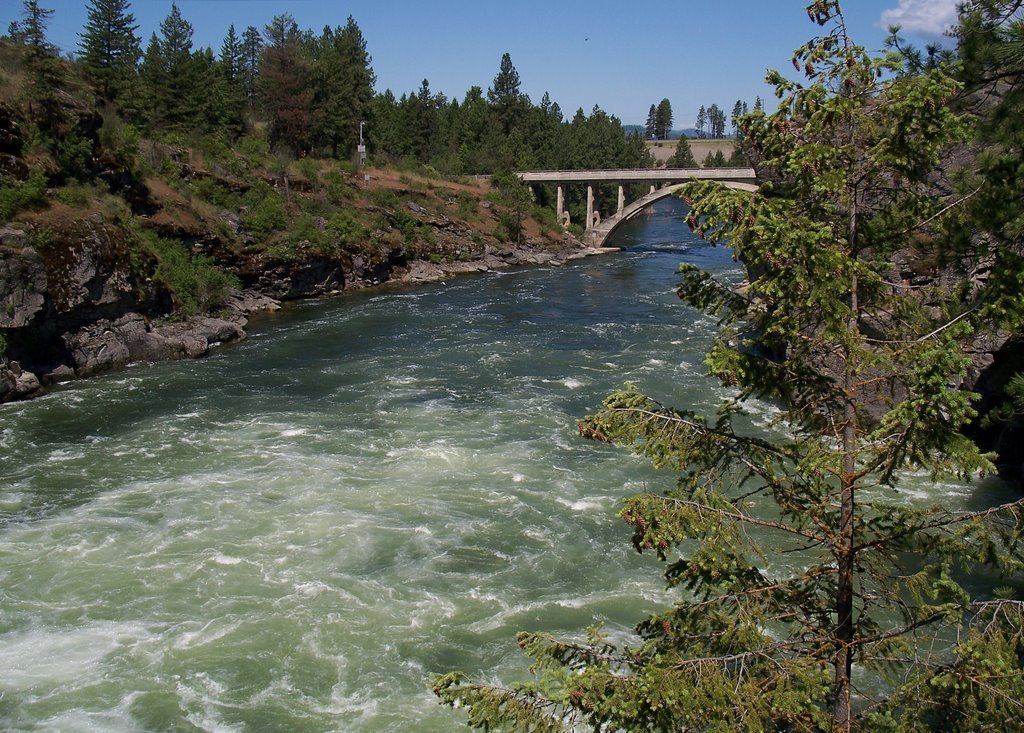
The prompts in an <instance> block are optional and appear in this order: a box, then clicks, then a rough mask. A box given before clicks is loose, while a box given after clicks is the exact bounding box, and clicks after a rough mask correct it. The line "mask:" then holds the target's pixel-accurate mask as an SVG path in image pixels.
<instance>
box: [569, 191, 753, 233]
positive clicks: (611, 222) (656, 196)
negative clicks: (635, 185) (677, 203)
mask: <svg viewBox="0 0 1024 733" xmlns="http://www.w3.org/2000/svg"><path fill="white" fill-rule="evenodd" d="M720 184H721V185H722V186H725V187H726V188H734V189H737V190H739V191H756V190H757V184H754V183H746V182H742V181H721V182H720ZM685 185H686V183H674V184H671V185H668V186H662V187H661V188H656V189H654V190H653V191H651V192H650V193H648V194H647V195H645V196H641V197H640V198H638V199H637V200H636V201H634V202H633V203H631V204H629V205H628V206H626V207H625V208H623V209H622V211H621V212H620V213H618V214H616V215H615V216H610V217H608V218H607V219H605V220H604V221H602V222H601V223H599V224H598V225H596V226H594V227H592V228H590V229H588V230H587V231H586V232H585V237H586V239H587V244H589V245H591V246H592V247H603V246H604V245H605V242H607V241H608V240H609V239H610V238H611V236H612V234H614V233H615V230H616V229H618V228H619V227H620V226H621V225H622V224H624V223H625V222H627V221H629V220H630V219H632V218H633V217H634V216H636V215H637V214H639V213H640V212H641V211H643V210H644V209H646V208H647V207H648V206H650V205H651V204H653V203H654V202H655V201H660V200H661V199H664V198H668V197H669V196H672V195H674V194H675V193H676V192H678V191H679V189H681V188H682V187H683V186H685Z"/></svg>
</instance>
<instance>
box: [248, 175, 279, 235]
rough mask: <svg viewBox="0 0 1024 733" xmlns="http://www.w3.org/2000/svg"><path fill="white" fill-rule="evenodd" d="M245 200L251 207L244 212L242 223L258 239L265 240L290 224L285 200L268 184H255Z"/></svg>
mask: <svg viewBox="0 0 1024 733" xmlns="http://www.w3.org/2000/svg"><path fill="white" fill-rule="evenodd" d="M245 200H246V202H247V204H248V206H249V208H248V211H246V212H245V213H243V214H242V224H243V225H244V226H245V228H246V229H247V230H248V231H249V232H251V233H252V234H253V236H255V237H257V238H258V239H262V240H265V239H267V238H268V237H270V235H272V234H273V233H274V232H279V231H283V230H284V229H285V227H286V226H287V225H288V215H287V212H286V211H285V208H284V201H282V200H281V197H280V196H279V195H277V193H275V192H274V190H273V189H271V188H270V186H268V185H267V184H265V183H261V184H259V185H257V186H254V187H253V188H252V189H251V190H250V191H249V193H247V194H246V196H245Z"/></svg>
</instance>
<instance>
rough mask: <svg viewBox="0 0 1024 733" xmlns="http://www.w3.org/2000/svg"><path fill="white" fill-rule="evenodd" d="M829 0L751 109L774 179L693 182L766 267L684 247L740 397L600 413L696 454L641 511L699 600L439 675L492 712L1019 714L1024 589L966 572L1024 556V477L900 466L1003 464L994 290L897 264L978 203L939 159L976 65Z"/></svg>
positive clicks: (541, 726) (597, 425)
mask: <svg viewBox="0 0 1024 733" xmlns="http://www.w3.org/2000/svg"><path fill="white" fill-rule="evenodd" d="M808 14H809V16H810V17H811V19H812V20H813V21H815V22H816V23H817V24H818V25H819V26H822V27H823V28H824V29H825V30H826V32H825V33H824V35H822V36H820V37H818V38H816V39H814V40H813V41H811V42H810V43H808V44H807V45H805V46H803V47H802V48H800V49H798V50H797V52H796V54H795V56H794V65H795V66H796V67H797V68H798V69H800V70H802V71H803V72H804V76H805V81H804V82H794V81H790V80H787V79H785V78H784V77H783V76H782V75H781V74H779V73H777V72H772V73H771V74H770V75H769V81H770V82H771V83H772V84H774V86H775V87H776V90H777V94H778V96H779V99H780V101H779V107H778V111H777V112H776V113H774V114H772V115H771V116H765V115H764V114H763V113H760V114H759V113H755V114H753V115H751V116H750V117H748V118H745V123H746V130H745V133H746V135H747V139H748V140H749V142H750V144H751V145H752V147H753V148H754V149H755V150H756V151H757V154H758V156H759V159H760V161H761V164H762V166H763V168H764V169H765V170H766V171H767V172H768V173H769V175H770V177H771V178H772V180H773V181H775V183H774V185H768V184H765V185H764V186H762V188H761V190H760V191H759V192H757V193H754V194H749V193H745V192H738V191H731V190H728V189H725V188H722V187H720V186H719V185H717V184H715V183H711V182H703V183H692V184H690V185H689V186H688V187H687V188H686V189H685V194H686V196H687V197H688V199H689V200H691V201H692V207H693V211H692V216H691V218H690V220H689V223H690V224H691V226H692V227H693V228H694V229H695V230H696V231H698V232H699V233H700V234H701V235H702V236H704V237H705V238H707V239H708V240H709V241H711V242H712V243H714V242H719V241H725V240H728V241H729V243H730V245H731V246H732V247H733V248H734V250H735V252H736V255H737V257H738V258H740V259H741V260H742V261H743V262H744V264H745V265H746V267H747V271H748V273H749V277H750V282H749V283H747V284H746V286H745V287H744V288H742V290H740V291H736V290H734V289H733V288H732V287H730V286H727V285H725V284H722V283H719V282H716V281H715V280H714V279H713V278H712V277H711V276H709V275H707V274H706V273H703V272H700V271H699V270H697V269H696V268H694V267H692V266H686V265H684V266H683V267H682V268H681V275H682V283H681V285H680V286H679V291H678V294H679V296H680V297H681V298H683V299H684V300H686V301H687V302H688V303H689V304H690V305H692V306H694V307H696V308H699V309H701V310H704V311H707V312H710V313H712V314H716V315H717V316H718V317H719V325H720V331H719V334H718V337H717V338H716V339H715V340H714V343H713V345H712V347H711V349H710V351H709V353H708V356H707V365H708V367H709V370H710V372H711V374H712V375H714V376H715V377H717V378H718V379H720V380H721V381H722V382H723V383H724V384H725V385H728V386H731V387H732V388H733V389H734V393H733V396H732V397H731V398H729V399H727V400H726V401H724V402H723V403H722V405H721V406H720V409H719V411H718V414H717V415H715V416H712V417H708V416H702V415H697V414H694V413H692V412H688V411H685V410H676V409H673V408H669V407H666V406H663V405H662V404H660V403H659V402H657V401H655V400H654V399H652V398H650V397H648V396H646V395H644V394H642V393H641V392H640V391H639V390H638V389H636V388H635V387H632V386H630V387H627V388H626V389H624V390H622V391H620V392H617V393H615V394H613V395H612V396H610V397H609V398H608V399H607V400H606V402H605V404H604V407H603V408H602V409H601V410H600V411H599V412H598V413H597V414H595V415H593V416H591V417H588V418H585V419H584V420H583V421H581V423H580V432H581V434H582V435H583V436H584V437H588V438H591V439H594V440H599V441H605V442H611V443H616V444H620V445H624V446H629V447H631V448H633V449H634V450H635V451H636V452H637V453H639V454H641V455H643V456H646V457H647V458H649V459H650V460H651V461H652V462H653V463H654V464H655V465H656V466H659V467H664V468H666V469H672V470H675V471H677V472H678V480H677V482H676V485H675V487H674V488H671V489H669V490H667V491H666V492H665V493H664V494H646V495H642V496H637V497H634V498H632V499H629V500H628V501H627V502H626V505H625V508H624V509H623V511H622V517H623V518H624V519H625V520H626V522H627V523H628V524H629V525H630V526H631V527H632V529H633V544H634V546H635V548H636V549H637V550H638V551H640V552H653V553H655V554H656V555H657V556H658V557H659V559H661V560H663V561H665V562H667V570H666V572H665V577H666V579H667V581H668V584H669V586H670V587H672V588H676V589H678V591H679V595H680V600H679V601H678V603H677V605H676V606H675V607H673V608H671V609H668V610H667V611H665V612H663V613H659V614H657V615H655V616H652V617H651V618H649V619H648V620H646V621H644V622H643V623H641V624H640V625H639V626H638V627H637V632H638V635H639V638H638V639H637V641H636V642H635V643H634V644H632V645H630V646H625V647H623V646H618V645H615V644H613V643H611V642H610V641H609V639H608V638H607V637H605V636H603V635H602V634H601V633H600V632H599V631H595V630H592V631H590V632H589V633H588V637H587V639H586V640H585V641H562V640H558V639H554V638H551V637H549V636H547V635H544V634H538V633H522V634H520V635H519V643H520V646H521V647H522V648H523V649H524V650H525V651H526V652H527V653H528V654H529V655H530V656H531V657H532V658H533V660H534V661H533V670H534V671H535V672H536V674H537V681H536V682H534V683H527V684H521V685H515V686H510V687H508V688H498V687H493V686H488V685H480V684H476V683H474V682H472V681H470V680H468V679H467V678H465V677H464V676H463V675H461V674H458V673H453V674H449V675H445V676H443V677H440V678H438V679H437V680H435V684H434V690H435V692H436V694H438V695H439V696H440V697H441V698H442V700H443V701H445V702H446V703H448V704H450V705H453V706H455V705H458V706H464V707H466V708H468V714H469V722H470V724H471V725H472V726H474V727H477V728H480V729H484V730H495V731H497V730H508V731H511V730H524V731H525V730H529V731H568V730H579V729H584V728H587V729H593V730H601V731H617V730H625V731H637V732H639V731H683V730H686V731H765V730H776V731H808V732H811V731H814V732H823V731H853V730H863V731H873V732H874V731H893V732H895V731H901V732H902V731H922V733H923V731H932V730H944V731H962V732H964V733H966V731H977V730H988V729H993V730H1014V729H1018V728H1021V727H1022V726H1024V702H1022V701H1024V676H1022V675H1024V673H1022V664H1021V663H1022V660H1024V630H1022V629H1024V608H1022V604H1021V603H1020V602H1018V601H1012V600H1003V599H1001V598H1000V597H999V596H1000V595H1001V592H990V593H988V594H984V595H976V594H979V593H983V591H980V590H978V589H979V587H984V586H983V585H982V584H979V583H976V582H975V583H970V584H968V583H966V582H964V580H963V578H964V577H970V576H965V573H970V572H972V571H974V570H977V569H978V568H979V567H981V568H985V572H987V573H989V574H991V576H996V575H998V574H1000V573H1003V574H1013V573H1017V574H1019V573H1020V571H1021V567H1022V566H1021V557H1020V551H1021V546H1020V535H1021V531H1022V527H1024V522H1022V512H1024V501H1016V502H1012V503H1009V504H1005V505H1002V506H995V507H981V508H979V509H978V510H977V511H973V512H952V511H948V510H946V509H944V508H942V507H941V506H935V507H931V508H919V507H916V506H914V505H913V503H912V502H910V501H908V500H907V498H906V497H905V496H904V495H903V492H902V491H901V486H902V484H903V482H904V481H905V479H906V472H908V471H916V472H918V473H921V474H923V475H931V476H933V477H935V476H940V475H945V474H954V475H960V476H969V475H976V474H978V473H982V472H986V471H989V470H991V468H992V467H991V465H990V463H989V460H988V458H987V456H985V455H982V454H981V453H980V452H979V451H978V449H977V448H976V447H975V446H974V445H973V444H972V443H971V442H970V441H969V440H967V439H966V438H965V437H963V435H962V434H961V432H960V430H961V428H962V427H963V425H964V424H965V422H966V421H967V420H968V419H970V418H971V417H972V415H973V412H972V409H971V406H970V400H971V397H972V395H970V394H967V393H965V392H963V391H961V390H959V389H957V388H956V386H955V385H956V384H958V382H959V378H960V377H961V376H962V375H963V374H964V373H965V371H966V369H967V367H968V365H969V357H968V355H967V345H968V343H969V341H970V339H971V338H972V337H973V336H974V335H975V331H976V329H979V328H981V327H982V326H983V323H982V322H981V321H980V320H975V317H974V316H975V314H976V313H978V312H979V309H976V308H975V307H974V303H966V304H965V303H964V302H963V301H962V296H963V295H964V293H963V292H957V293H953V292H951V289H950V288H947V287H943V286H941V285H936V286H934V287H933V288H930V289H928V290H924V289H919V290H918V291H917V292H911V290H910V289H909V288H906V287H904V286H903V284H902V283H901V282H900V280H899V278H898V277H894V273H893V272H892V270H893V266H892V264H891V260H892V255H893V254H894V253H895V252H896V251H897V250H905V251H913V250H914V248H915V247H919V246H923V245H924V243H926V242H928V241H929V240H930V239H932V238H933V237H934V235H935V234H936V233H937V232H938V231H939V230H940V229H941V227H943V226H944V225H945V223H946V217H948V216H950V215H951V214H952V213H953V212H954V211H955V209H956V202H955V201H949V200H946V199H944V198H943V197H941V196H939V195H936V193H935V187H934V186H933V183H934V179H935V177H936V176H937V175H938V170H939V163H940V158H939V154H940V152H941V151H942V149H943V148H944V146H947V145H950V144H955V143H957V142H958V141H960V140H962V139H963V138H964V137H965V133H966V131H965V129H964V125H963V124H962V122H961V121H960V120H959V119H958V118H957V117H956V116H955V115H954V114H953V112H952V111H951V110H950V108H949V106H948V101H949V100H950V98H951V97H952V96H953V95H955V94H956V92H957V84H956V83H955V82H954V81H953V80H952V78H951V77H950V76H948V75H947V74H946V73H945V72H944V71H943V70H941V69H939V68H934V69H930V70H927V71H926V72H923V73H920V74H913V75H903V76H900V75H896V74H895V71H896V70H897V68H898V66H899V59H898V58H896V57H895V56H894V55H887V56H885V57H883V58H877V59H873V58H871V57H870V56H868V55H867V54H866V53H865V52H864V50H863V49H862V48H860V47H858V46H856V45H855V44H854V43H853V42H852V40H851V39H850V37H849V36H848V34H847V29H846V26H845V22H844V19H843V16H842V13H841V11H840V8H839V5H838V3H837V2H835V0H818V1H817V2H814V3H812V4H811V5H810V6H809V7H808ZM894 131H897V132H898V134H894ZM951 205H952V207H951ZM969 296H970V297H971V298H976V299H978V301H979V302H980V301H983V300H984V299H985V298H986V297H987V294H986V293H985V292H984V287H983V286H980V287H979V288H976V289H975V291H973V292H972V293H970V294H969ZM1018 307H1020V306H1019V304H1018ZM755 399H757V400H762V401H770V402H772V403H774V404H776V405H777V406H778V407H779V413H778V418H777V420H776V422H775V424H774V425H773V426H772V429H771V430H770V431H769V432H768V433H767V434H765V433H764V432H761V431H759V430H754V429H752V428H751V427H750V422H751V421H750V420H749V418H748V417H747V416H746V412H747V409H748V404H749V401H750V400H755ZM762 405H763V402H762ZM753 409H759V408H757V407H753ZM751 532H755V533H757V535H756V536H754V535H753V534H751ZM780 558H790V561H789V562H788V563H781V562H779V559H780ZM794 566H795V567H794ZM994 584H995V583H992V585H994ZM954 641H959V643H957V644H953V642H954Z"/></svg>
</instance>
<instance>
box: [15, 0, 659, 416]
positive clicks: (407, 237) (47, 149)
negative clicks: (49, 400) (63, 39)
mask: <svg viewBox="0 0 1024 733" xmlns="http://www.w3.org/2000/svg"><path fill="white" fill-rule="evenodd" d="M51 19H52V11H50V10H47V9H46V8H45V7H44V6H43V5H41V4H40V3H39V2H38V0H25V2H24V3H23V12H22V15H21V18H20V20H18V21H16V22H15V23H13V24H12V25H11V27H10V28H9V29H8V34H7V36H6V37H3V38H0V226H4V227H5V228H4V232H5V234H4V236H3V242H2V244H3V247H4V250H3V255H4V257H5V262H8V263H10V266H9V267H6V268H5V269H4V270H3V272H2V273H0V275H3V276H0V293H2V295H3V298H4V300H5V309H4V311H3V312H2V313H0V336H2V338H3V341H2V342H0V343H3V344H4V347H5V353H6V355H7V357H8V358H9V359H13V360H16V361H18V362H20V365H21V366H28V365H31V367H33V368H35V369H40V370H43V371H42V373H44V374H45V373H46V372H48V371H50V370H52V369H55V368H57V367H58V365H64V366H68V365H71V366H72V367H73V368H74V369H75V370H76V371H77V370H78V369H79V366H77V365H74V364H72V362H71V356H70V355H69V353H68V348H67V346H66V342H67V341H68V339H67V338H65V335H66V334H67V333H70V332H72V331H75V330H77V329H81V328H83V327H85V326H87V325H88V324H89V323H91V322H94V321H96V320H97V319H99V320H116V319H117V318H118V317H120V316H121V315H123V314H124V312H125V309H128V310H132V311H134V312H138V313H142V314H143V315H144V316H145V317H146V318H147V319H150V318H152V319H166V318H172V319H183V318H189V317H191V316H193V315H198V314H212V315H218V316H219V315H224V314H225V313H226V311H225V309H226V308H228V306H230V305H231V298H232V297H233V294H235V293H236V292H237V291H238V290H239V289H240V288H241V289H249V290H256V291H258V292H260V293H261V294H264V295H269V296H271V297H272V298H276V299H289V298H300V297H311V296H318V295H323V294H327V293H331V292H337V291H339V290H341V289H344V288H348V287H358V286H362V285H372V284H377V283H380V282H383V281H386V280H389V279H393V278H399V277H406V276H410V272H412V275H411V276H413V277H423V276H424V272H425V271H424V269H423V268H418V269H417V267H418V265H416V263H426V264H429V265H431V266H433V268H434V269H433V270H432V271H431V272H433V273H434V276H435V277H437V276H440V275H439V273H441V271H442V270H441V269H439V268H442V269H443V268H447V270H449V271H454V270H455V269H458V267H459V266H461V265H465V266H466V268H468V269H471V268H472V266H473V264H474V263H476V264H479V266H480V267H490V266H498V265H497V264H496V263H498V262H499V260H500V261H501V262H502V263H504V264H515V263H520V262H530V261H534V260H536V259H537V258H540V259H542V260H543V259H544V258H545V257H547V258H548V259H551V258H552V257H555V258H556V259H557V258H559V257H562V256H563V255H565V254H566V252H567V251H568V250H569V249H571V248H572V246H574V240H573V239H572V235H573V234H578V233H579V230H578V229H570V230H569V231H564V230H563V228H562V227H561V226H560V225H558V224H557V223H556V222H555V221H554V214H553V208H554V207H553V203H552V202H553V198H554V189H553V188H551V189H549V188H545V187H537V188H536V189H534V190H532V191H531V189H529V188H527V187H525V186H523V185H522V184H520V183H519V182H518V181H517V180H515V179H514V178H513V177H511V176H510V175H509V172H510V171H511V170H513V169H522V168H581V167H611V168H623V167H639V166H649V165H650V161H651V158H650V156H649V155H648V154H647V151H646V149H645V147H644V145H643V141H642V140H641V139H640V138H639V136H629V135H627V134H626V133H625V132H624V130H623V128H622V125H621V124H620V122H619V121H618V120H617V119H616V118H614V117H612V116H610V115H608V114H606V113H605V112H604V111H602V110H600V109H599V108H596V107H595V108H594V109H593V110H591V111H590V112H589V113H584V112H583V110H578V111H577V112H576V114H575V115H574V116H573V117H572V119H571V120H566V119H564V118H563V115H562V112H561V110H560V109H559V107H558V105H557V104H556V103H554V102H553V101H551V100H550V99H549V98H548V96H547V95H545V96H544V98H543V99H542V100H541V102H540V103H539V104H534V103H533V102H532V101H531V100H530V99H529V98H528V97H527V96H526V95H525V94H523V93H522V92H521V90H520V81H519V76H518V73H517V71H516V69H515V67H514V66H513V64H512V61H511V58H510V57H509V56H508V55H507V54H505V55H504V57H503V58H502V59H501V61H500V64H499V67H498V70H497V73H496V75H495V77H494V79H493V82H492V84H491V85H490V87H489V88H488V89H487V90H486V91H484V90H483V88H482V87H473V88H471V89H470V90H468V91H467V92H466V94H465V96H464V98H463V99H461V100H458V99H448V98H447V97H445V96H444V95H443V94H440V93H436V92H434V91H432V90H431V89H430V84H429V82H428V81H427V80H426V79H424V81H423V83H422V85H421V86H420V88H419V89H418V90H416V91H414V92H412V93H404V94H401V96H398V97H396V96H395V95H394V94H393V93H392V92H391V91H390V90H384V91H383V92H377V91H376V90H375V89H374V84H375V77H374V73H373V68H372V63H371V61H372V60H371V57H370V54H369V52H368V50H367V48H366V43H365V41H364V39H363V37H362V33H361V32H360V30H359V27H358V25H357V23H356V21H355V20H354V19H353V18H349V19H348V21H347V23H346V24H345V25H344V26H340V27H335V28H330V27H328V28H324V29H323V31H322V32H320V33H314V32H313V31H302V30H300V29H299V28H298V27H297V25H296V23H295V21H294V20H293V19H292V18H291V16H289V15H287V14H283V15H279V16H276V17H275V18H274V20H273V22H272V23H270V24H269V25H268V26H267V27H266V28H263V29H256V28H253V27H248V28H246V29H244V30H243V31H241V32H238V31H236V29H235V28H234V27H233V26H232V27H229V28H228V29H226V35H225V38H224V42H223V45H222V46H221V48H220V49H219V51H217V52H215V51H214V50H213V49H210V48H195V47H194V46H193V43H192V26H191V24H190V23H189V22H188V20H187V19H186V17H185V16H184V15H183V13H182V12H181V10H180V9H179V8H178V6H177V5H176V4H172V5H171V10H170V13H169V14H168V16H167V17H166V18H165V19H164V21H163V22H162V23H161V24H160V27H159V29H158V32H156V33H153V34H152V35H151V37H150V38H149V39H148V41H146V42H145V43H144V42H143V39H141V38H139V36H138V35H137V31H138V27H137V25H136V23H135V20H134V17H133V15H132V13H131V8H130V4H129V3H128V2H127V0H93V1H92V2H90V3H89V6H88V22H87V24H86V26H85V27H84V28H83V29H82V32H81V34H80V46H79V48H78V53H77V54H75V55H74V56H73V57H70V58H67V57H63V56H61V55H60V54H59V53H58V51H57V49H56V48H55V47H54V46H53V45H52V44H51V43H50V42H49V40H48V39H47V34H46V28H47V24H48V23H49V21H50V20H51ZM361 143H362V144H363V146H364V150H365V156H364V155H363V154H362V152H363V151H361V150H360V144H361ZM478 174H487V175H486V176H482V175H478ZM584 190H585V189H580V190H572V191H569V195H568V202H569V203H568V208H569V210H570V211H571V213H572V218H573V220H575V221H581V220H582V219H583V218H584V216H583V211H584V208H583V207H584V206H585V204H586V196H585V194H584V193H583V191H584ZM596 193H597V206H598V208H599V209H601V208H602V207H603V211H604V213H608V211H609V210H610V207H614V206H615V204H616V194H617V191H616V190H615V188H614V187H611V186H608V187H603V188H599V189H598V190H597V192H596ZM575 246H578V245H575ZM544 250H547V252H544ZM535 253H539V254H535ZM488 258H489V259H488ZM97 263H99V266H98V267H93V266H94V265H96V264H97ZM481 263H482V264H481ZM413 270H415V272H413ZM428 270H429V268H428ZM3 273H6V275H4V274H3ZM114 273H116V277H114ZM83 278H84V279H83ZM110 278H114V279H113V280H111V279H110ZM79 280H81V281H79ZM29 282H31V288H30V287H29V286H28V285H27V283H29ZM54 288H58V289H59V291H60V292H57V291H56V290H54ZM76 292H85V293H88V294H90V295H87V296H84V297H82V298H79V297H78V296H77V295H73V294H74V293H76ZM93 293H96V294H101V295H98V296H97V297H99V298H101V299H106V301H113V302H102V303H95V302H92V301H91V297H92V295H91V294H93ZM115 303H116V304H115ZM40 334H45V336H46V337H45V338H40ZM126 358H127V357H126ZM19 368H20V367H19ZM66 371H67V370H66V369H62V370H61V374H62V375H63V376H62V378H66ZM86 371H88V370H86ZM5 374H6V373H5ZM0 382H4V380H3V379H0ZM34 384H35V383H34V382H32V383H30V386H31V385H34ZM36 386H37V385H36ZM26 389H27V387H26ZM0 391H2V390H0ZM23 392H24V390H21V389H18V390H13V391H7V392H6V393H5V394H6V395H7V396H6V397H4V396H2V395H0V399H10V398H12V397H11V395H22V394H23Z"/></svg>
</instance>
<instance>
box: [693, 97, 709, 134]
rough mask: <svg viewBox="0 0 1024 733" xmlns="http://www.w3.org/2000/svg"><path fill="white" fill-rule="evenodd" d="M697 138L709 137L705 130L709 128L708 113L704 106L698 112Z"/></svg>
mask: <svg viewBox="0 0 1024 733" xmlns="http://www.w3.org/2000/svg"><path fill="white" fill-rule="evenodd" d="M696 125H697V136H698V137H702V138H703V137H707V135H706V134H705V128H706V127H707V126H708V111H707V110H706V109H704V105H703V104H702V105H701V106H700V110H699V111H698V112H697V123H696Z"/></svg>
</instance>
